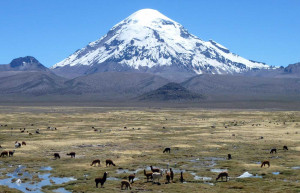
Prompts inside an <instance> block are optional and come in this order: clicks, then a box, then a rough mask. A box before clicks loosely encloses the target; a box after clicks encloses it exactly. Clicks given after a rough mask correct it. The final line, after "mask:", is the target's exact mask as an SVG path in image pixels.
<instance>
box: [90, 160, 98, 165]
mask: <svg viewBox="0 0 300 193" xmlns="http://www.w3.org/2000/svg"><path fill="white" fill-rule="evenodd" d="M97 164H98V166H100V160H99V159H95V160H94V161H93V162H92V164H91V166H93V165H94V166H96V165H97Z"/></svg>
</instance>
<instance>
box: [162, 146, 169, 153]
mask: <svg viewBox="0 0 300 193" xmlns="http://www.w3.org/2000/svg"><path fill="white" fill-rule="evenodd" d="M163 153H171V148H169V147H166V148H165V150H164V151H163Z"/></svg>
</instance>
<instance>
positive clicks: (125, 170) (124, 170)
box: [116, 168, 150, 174]
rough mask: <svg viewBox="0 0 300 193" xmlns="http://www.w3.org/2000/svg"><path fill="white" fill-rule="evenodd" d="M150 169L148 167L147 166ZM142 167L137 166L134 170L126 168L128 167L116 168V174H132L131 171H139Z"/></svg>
mask: <svg viewBox="0 0 300 193" xmlns="http://www.w3.org/2000/svg"><path fill="white" fill-rule="evenodd" d="M149 169H150V168H149ZM143 170H144V169H142V168H138V169H136V170H128V169H117V170H116V173H117V174H126V173H127V174H133V173H135V174H137V173H138V172H139V171H143Z"/></svg>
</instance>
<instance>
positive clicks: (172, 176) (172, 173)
mask: <svg viewBox="0 0 300 193" xmlns="http://www.w3.org/2000/svg"><path fill="white" fill-rule="evenodd" d="M170 177H171V181H172V182H173V179H174V172H173V170H172V168H170Z"/></svg>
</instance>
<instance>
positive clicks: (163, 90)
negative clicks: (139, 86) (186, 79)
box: [137, 82, 204, 101]
mask: <svg viewBox="0 0 300 193" xmlns="http://www.w3.org/2000/svg"><path fill="white" fill-rule="evenodd" d="M137 99H138V100H148V101H183V100H184V101H186V100H200V99H204V96H203V95H201V94H195V93H193V92H191V91H189V90H187V89H186V88H184V87H183V86H181V85H180V84H177V83H173V82H171V83H168V84H166V85H164V86H162V87H160V88H158V89H156V90H153V91H150V92H147V93H145V94H143V95H141V96H139V97H137Z"/></svg>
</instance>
